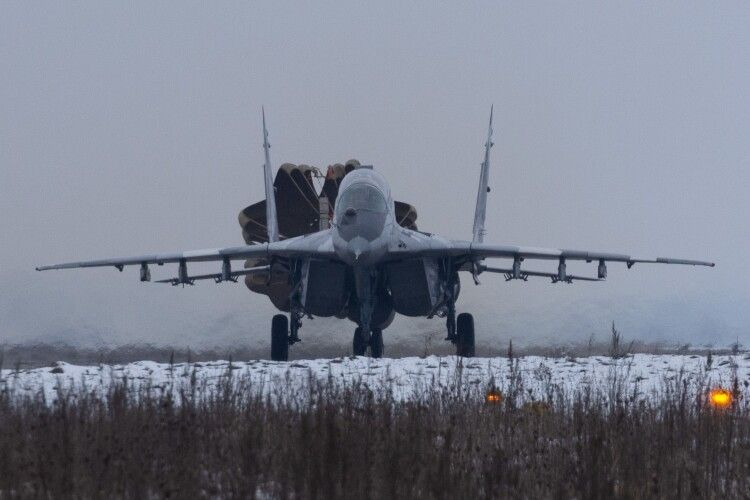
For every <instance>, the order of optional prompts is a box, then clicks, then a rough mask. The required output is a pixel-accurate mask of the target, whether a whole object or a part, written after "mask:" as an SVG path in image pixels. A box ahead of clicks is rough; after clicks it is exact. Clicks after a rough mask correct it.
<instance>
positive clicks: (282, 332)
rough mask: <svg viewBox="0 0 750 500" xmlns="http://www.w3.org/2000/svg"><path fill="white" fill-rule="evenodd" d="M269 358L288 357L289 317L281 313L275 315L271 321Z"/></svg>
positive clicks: (282, 358)
mask: <svg viewBox="0 0 750 500" xmlns="http://www.w3.org/2000/svg"><path fill="white" fill-rule="evenodd" d="M271 359H272V360H274V361H286V360H288V359H289V319H287V317H286V316H284V315H283V314H277V315H275V316H274V317H273V320H272V321H271Z"/></svg>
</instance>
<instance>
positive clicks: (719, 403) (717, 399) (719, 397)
mask: <svg viewBox="0 0 750 500" xmlns="http://www.w3.org/2000/svg"><path fill="white" fill-rule="evenodd" d="M708 400H709V402H710V403H711V406H713V407H714V408H728V407H729V406H730V405H731V404H732V393H731V392H729V391H728V390H726V389H713V390H711V392H710V393H709V395H708Z"/></svg>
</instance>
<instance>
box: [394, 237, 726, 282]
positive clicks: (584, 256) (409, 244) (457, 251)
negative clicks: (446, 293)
mask: <svg viewBox="0 0 750 500" xmlns="http://www.w3.org/2000/svg"><path fill="white" fill-rule="evenodd" d="M411 257H436V258H445V257H450V258H451V259H452V260H453V262H454V263H456V265H458V266H459V267H460V270H462V271H471V272H472V273H473V274H474V275H475V276H476V275H478V274H481V273H482V272H485V271H486V272H492V273H499V274H505V275H506V279H524V280H525V279H527V278H528V277H530V276H535V277H536V276H539V277H547V278H551V279H552V281H553V282H555V283H557V282H567V283H570V282H572V281H573V280H584V281H600V280H603V279H606V277H607V267H606V265H607V263H608V262H622V263H624V264H626V265H627V266H628V268H630V267H632V266H633V265H634V264H641V263H645V264H679V265H688V266H709V267H713V266H714V263H713V262H706V261H702V260H690V259H677V258H671V257H657V258H653V259H650V258H638V257H632V256H630V255H627V254H622V253H611V252H595V251H588V250H566V249H558V248H538V247H526V246H515V245H492V244H488V243H480V242H476V241H472V242H469V241H458V240H448V239H445V238H441V237H440V236H437V235H432V234H428V233H420V232H417V231H408V230H403V231H402V234H401V237H400V238H399V239H398V241H397V242H395V243H394V244H393V245H392V246H391V247H390V248H389V258H390V259H392V260H397V259H408V258H411ZM495 258H499V259H510V260H512V267H510V268H495V267H490V266H486V265H484V264H483V261H485V259H495ZM532 260H540V261H544V260H552V261H557V263H558V272H557V273H549V272H543V271H531V270H527V269H525V268H523V267H522V263H523V262H525V261H532ZM569 260H570V261H574V260H575V261H585V262H596V263H597V269H596V271H597V272H596V276H595V277H586V276H573V275H569V274H568V273H567V270H566V262H567V261H569Z"/></svg>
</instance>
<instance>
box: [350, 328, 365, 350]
mask: <svg viewBox="0 0 750 500" xmlns="http://www.w3.org/2000/svg"><path fill="white" fill-rule="evenodd" d="M365 352H367V344H366V343H365V341H364V340H363V339H362V328H360V327H357V329H356V330H354V340H352V354H354V355H355V356H364V355H365Z"/></svg>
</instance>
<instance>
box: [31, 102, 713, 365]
mask: <svg viewBox="0 0 750 500" xmlns="http://www.w3.org/2000/svg"><path fill="white" fill-rule="evenodd" d="M492 115H493V111H492V108H490V119H489V129H488V132H487V140H486V142H485V143H484V160H483V161H482V163H481V167H480V170H479V187H478V191H477V199H476V208H475V212H474V226H473V237H472V240H471V241H462V240H453V239H448V238H444V237H442V236H438V235H436V234H432V233H427V232H422V231H418V230H415V229H410V228H408V227H404V226H403V225H401V224H399V220H398V219H397V217H396V208H395V206H396V203H395V202H394V199H393V197H392V195H391V190H390V187H389V185H388V182H387V181H386V179H385V178H384V177H383V176H382V175H381V174H380V173H379V172H377V171H376V170H374V169H373V167H372V166H365V165H357V166H356V168H353V169H352V170H351V171H350V172H349V173H347V174H346V175H345V176H344V177H343V179H342V181H341V183H340V185H339V186H338V192H337V197H336V200H335V206H334V207H333V210H332V211H333V214H332V220H331V221H330V223H329V227H324V228H323V229H322V230H320V231H315V232H311V233H309V234H303V235H301V236H296V237H288V238H284V237H283V236H282V235H280V234H279V226H278V217H277V207H276V198H277V193H276V192H275V191H274V185H273V181H272V177H271V174H272V171H273V169H272V166H271V158H270V144H269V142H268V130H267V127H266V117H265V111H263V113H262V123H263V151H264V156H265V161H264V163H263V179H264V185H265V193H266V203H265V209H266V213H265V222H266V224H265V225H266V228H265V230H266V238H265V239H266V241H265V242H262V243H256V244H248V245H243V246H237V247H230V248H219V249H211V250H191V251H186V252H178V253H166V254H155V255H139V256H136V257H125V258H114V259H104V260H93V261H84V262H71V263H66V264H57V265H52V266H43V267H38V268H37V270H38V271H46V270H50V269H71V268H83V267H106V266H110V267H115V268H117V269H118V270H119V271H122V270H123V268H125V267H126V266H139V267H140V280H141V281H151V271H150V268H149V266H150V265H153V264H156V265H160V266H161V265H164V264H172V263H174V264H177V276H176V277H175V278H171V279H167V280H162V281H161V282H166V283H171V284H173V285H183V286H185V285H193V284H194V283H195V282H196V281H198V280H204V279H213V280H214V281H216V282H217V283H218V282H236V281H237V279H238V278H239V277H240V276H245V277H246V279H247V280H250V279H252V280H254V281H253V283H255V285H254V286H251V284H250V282H248V286H251V289H252V290H254V291H260V292H261V293H264V292H263V286H267V287H272V286H276V287H277V288H276V290H283V294H284V295H285V296H284V297H282V298H283V299H284V300H282V301H278V300H276V301H274V305H276V306H277V307H278V308H279V309H280V310H281V311H283V312H285V313H286V314H277V315H275V316H274V317H273V319H272V321H271V358H272V359H273V360H276V361H285V360H287V359H288V357H289V346H290V345H293V344H295V343H296V342H299V341H300V328H301V327H302V321H303V320H304V319H305V318H312V317H314V316H322V317H331V316H336V317H338V318H341V319H344V318H348V319H349V320H351V321H352V322H353V323H355V324H356V328H355V330H354V337H353V341H352V350H353V353H354V355H357V356H361V355H365V354H366V353H368V352H369V354H370V355H371V356H372V357H374V358H378V357H381V356H382V355H383V330H384V329H386V328H387V327H388V326H389V325H390V324H391V322H392V321H393V318H394V316H395V314H402V315H405V316H411V317H427V318H433V317H435V316H437V317H439V318H444V319H445V328H446V331H447V336H446V341H449V342H452V343H453V344H454V345H455V347H456V354H457V355H459V356H465V357H472V356H474V354H475V336H474V319H473V317H472V315H471V314H470V313H468V312H462V313H461V314H457V310H456V302H457V300H458V296H459V292H460V289H461V286H460V279H459V274H460V273H467V274H469V275H470V276H471V278H472V279H473V281H474V283H475V284H479V281H478V277H479V276H480V275H481V274H483V273H494V274H500V275H502V276H504V277H505V279H506V280H507V281H510V280H523V281H526V280H528V279H529V278H532V277H534V278H536V277H542V278H548V279H550V281H551V282H552V283H573V282H574V281H603V280H605V279H606V278H607V264H608V263H610V262H615V263H622V264H625V265H626V266H627V267H628V268H631V267H632V266H633V265H634V264H641V263H643V264H645V263H655V264H682V265H690V266H710V267H713V266H714V263H712V262H705V261H699V260H686V259H675V258H664V257H659V258H655V259H644V258H635V257H631V256H630V255H626V254H621V253H604V252H595V251H588V250H565V249H555V248H536V247H526V246H514V245H496V244H489V243H485V242H484V236H485V217H486V213H487V195H488V193H489V192H490V188H489V174H490V151H491V149H492V146H493V143H492ZM495 259H502V262H505V265H500V266H496V265H489V264H488V262H492V261H494V260H495ZM208 261H216V262H217V263H221V271H220V272H218V273H216V274H203V275H193V276H191V275H190V274H189V273H188V263H193V262H208ZM235 261H245V264H244V268H243V269H238V270H233V269H232V263H233V262H235ZM527 261H554V262H556V263H557V272H544V271H538V270H532V269H527V268H526V267H525V263H526V262H527ZM569 261H585V262H588V263H596V266H597V267H596V275H595V276H578V275H574V274H569V273H568V271H567V267H566V266H567V263H568V262H569ZM280 283H281V285H282V286H281V287H279V286H278V285H279V284H280ZM267 294H268V295H269V297H271V296H272V294H271V293H267ZM277 299H278V297H277Z"/></svg>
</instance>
